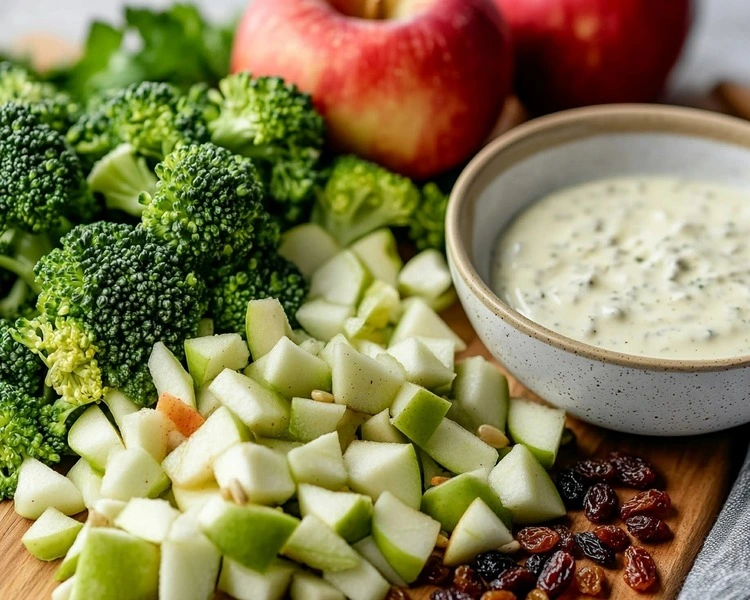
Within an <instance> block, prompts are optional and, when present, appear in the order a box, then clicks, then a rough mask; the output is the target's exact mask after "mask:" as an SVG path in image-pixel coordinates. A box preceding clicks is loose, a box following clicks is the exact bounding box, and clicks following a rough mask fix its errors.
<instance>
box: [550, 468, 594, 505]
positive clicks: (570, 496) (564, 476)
mask: <svg viewBox="0 0 750 600" xmlns="http://www.w3.org/2000/svg"><path fill="white" fill-rule="evenodd" d="M588 489H589V484H588V483H587V482H586V480H585V479H584V478H583V475H581V474H580V473H576V472H575V471H573V470H571V469H563V470H562V471H560V473H559V474H558V475H557V490H558V491H559V492H560V497H561V498H562V500H563V502H564V503H565V506H567V507H568V508H571V509H573V510H578V509H580V508H583V498H584V496H585V495H586V492H587V491H588Z"/></svg>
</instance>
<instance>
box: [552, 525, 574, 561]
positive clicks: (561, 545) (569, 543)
mask: <svg viewBox="0 0 750 600" xmlns="http://www.w3.org/2000/svg"><path fill="white" fill-rule="evenodd" d="M552 529H553V530H554V531H555V532H556V533H557V535H559V536H560V541H559V542H558V543H557V548H556V549H557V550H565V552H570V553H571V554H573V555H575V553H576V539H575V537H573V533H572V532H571V531H570V529H568V528H567V527H566V526H565V525H552Z"/></svg>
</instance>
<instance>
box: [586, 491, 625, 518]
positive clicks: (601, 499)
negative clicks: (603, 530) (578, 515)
mask: <svg viewBox="0 0 750 600" xmlns="http://www.w3.org/2000/svg"><path fill="white" fill-rule="evenodd" d="M618 504H619V502H618V500H617V494H616V493H615V490H614V489H612V486H611V485H609V484H608V483H597V484H596V485H593V486H591V488H589V491H588V492H586V497H585V498H584V499H583V513H584V514H585V515H586V518H587V519H588V520H589V521H591V522H592V523H604V522H605V521H608V520H609V519H611V518H612V517H614V516H615V515H616V514H617V508H618Z"/></svg>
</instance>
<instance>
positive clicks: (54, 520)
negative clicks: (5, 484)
mask: <svg viewBox="0 0 750 600" xmlns="http://www.w3.org/2000/svg"><path fill="white" fill-rule="evenodd" d="M82 527H83V523H80V522H79V521H76V520H75V519H71V518H70V517H68V516H66V515H64V514H63V513H61V512H60V511H59V510H57V509H56V508H54V507H49V508H48V509H47V510H45V511H44V512H43V513H42V516H40V517H39V519H37V521H36V522H35V523H34V524H33V525H32V526H31V527H29V529H28V530H27V531H26V533H25V534H24V535H23V537H22V538H21V542H22V543H23V545H24V546H26V549H27V550H28V551H29V552H30V553H31V554H32V555H33V556H35V557H36V558H38V559H39V560H55V559H56V558H60V557H61V556H65V554H66V552H68V550H70V547H71V546H72V545H73V542H75V539H76V537H77V536H78V532H79V531H81V528H82Z"/></svg>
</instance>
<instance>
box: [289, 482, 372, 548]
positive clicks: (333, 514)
mask: <svg viewBox="0 0 750 600" xmlns="http://www.w3.org/2000/svg"><path fill="white" fill-rule="evenodd" d="M297 499H298V500H299V508H300V512H301V513H302V516H303V517H306V516H308V515H315V516H316V517H318V518H319V519H320V520H321V521H323V522H324V523H326V524H327V525H328V526H329V527H331V529H333V530H334V531H335V532H336V533H337V534H339V535H340V536H341V537H343V538H344V539H345V540H346V541H347V542H356V541H357V540H360V539H362V538H363V537H365V536H366V535H367V534H368V533H370V520H371V519H372V498H370V497H369V496H365V495H363V494H355V493H353V492H333V491H331V490H326V489H324V488H321V487H317V486H314V485H307V484H302V485H300V486H299V487H298V489H297Z"/></svg>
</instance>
